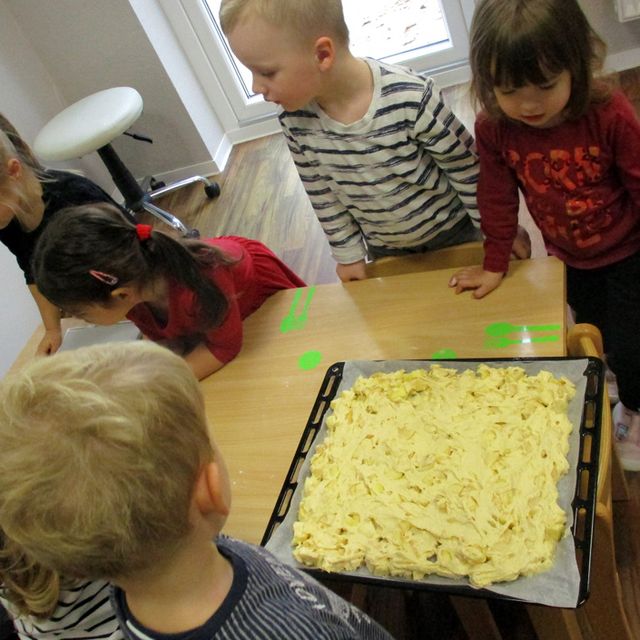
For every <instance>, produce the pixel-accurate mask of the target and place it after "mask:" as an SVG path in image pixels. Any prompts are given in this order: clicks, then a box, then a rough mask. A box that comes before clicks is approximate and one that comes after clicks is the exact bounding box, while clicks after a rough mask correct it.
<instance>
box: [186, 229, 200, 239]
mask: <svg viewBox="0 0 640 640" xmlns="http://www.w3.org/2000/svg"><path fill="white" fill-rule="evenodd" d="M184 237H185V238H199V237H200V232H199V231H198V230H197V229H189V231H187V233H185V234H184Z"/></svg>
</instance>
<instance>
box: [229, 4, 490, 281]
mask: <svg viewBox="0 0 640 640" xmlns="http://www.w3.org/2000/svg"><path fill="white" fill-rule="evenodd" d="M220 21H221V24H222V28H223V30H224V31H225V33H226V35H227V37H228V39H229V43H230V45H231V48H232V49H233V51H234V53H235V54H236V56H237V57H238V58H239V60H240V61H241V62H242V63H243V64H244V65H245V66H246V67H247V68H248V69H249V70H250V71H251V73H252V77H253V90H254V91H255V92H256V93H259V94H262V96H263V97H264V99H265V100H267V101H270V102H273V103H275V104H277V105H279V106H280V107H281V108H282V109H283V112H282V113H281V114H280V116H279V118H280V123H281V125H282V130H283V132H284V135H285V138H286V140H287V143H288V145H289V149H290V151H291V155H292V157H293V160H294V162H295V164H296V168H297V170H298V173H299V174H300V178H301V180H302V184H303V185H304V188H305V190H306V191H307V194H308V196H309V198H310V200H311V203H312V205H313V207H314V210H315V213H316V215H317V216H318V219H319V221H320V223H321V225H322V228H323V230H324V232H325V235H326V236H327V239H328V241H329V244H330V247H331V251H332V254H333V257H334V259H335V260H336V262H337V263H338V264H337V273H338V276H339V277H340V279H341V280H343V281H348V280H359V279H363V278H365V277H366V270H365V263H366V261H367V260H369V259H375V258H379V257H382V256H385V255H398V254H404V253H416V252H423V251H429V250H431V249H437V248H440V247H445V246H449V245H453V244H459V243H462V242H466V241H470V240H475V239H477V238H479V232H478V229H477V227H478V213H477V208H476V197H475V192H476V181H477V176H478V165H477V156H476V152H475V147H474V143H473V138H472V136H471V135H470V134H469V132H468V131H467V130H466V129H465V127H464V125H463V124H462V123H461V122H460V121H459V120H458V119H457V118H456V116H455V115H454V114H453V113H451V111H450V110H449V109H448V107H447V106H446V105H445V104H444V102H443V101H442V98H441V96H440V91H439V90H438V88H437V87H436V86H435V84H434V83H433V80H431V79H429V78H427V79H425V78H423V77H421V76H419V75H417V74H414V73H412V72H410V71H408V70H406V69H404V68H401V67H399V66H394V65H389V64H386V63H383V62H378V61H376V60H373V59H371V58H357V57H355V56H354V55H352V53H351V51H350V50H349V33H348V29H347V26H346V24H345V21H344V17H343V12H342V4H341V2H340V0H325V1H323V2H317V0H222V3H221V7H220Z"/></svg>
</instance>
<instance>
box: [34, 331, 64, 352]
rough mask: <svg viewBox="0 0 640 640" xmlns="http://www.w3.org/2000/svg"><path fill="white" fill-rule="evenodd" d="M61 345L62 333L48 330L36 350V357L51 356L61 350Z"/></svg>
mask: <svg viewBox="0 0 640 640" xmlns="http://www.w3.org/2000/svg"><path fill="white" fill-rule="evenodd" d="M61 344H62V331H61V330H60V329H46V330H45V332H44V336H43V338H42V340H40V343H39V344H38V347H37V349H36V355H38V356H50V355H52V354H54V353H55V352H56V351H57V350H58V349H59V348H60V345H61Z"/></svg>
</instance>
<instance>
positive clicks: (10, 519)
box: [0, 342, 390, 640]
mask: <svg viewBox="0 0 640 640" xmlns="http://www.w3.org/2000/svg"><path fill="white" fill-rule="evenodd" d="M0 440H2V443H3V446H2V448H1V449H0V527H2V529H3V530H4V531H5V532H6V534H7V536H9V537H10V538H11V539H12V540H15V542H16V544H19V545H20V546H21V547H22V548H23V549H25V551H26V552H27V553H29V554H30V556H31V557H33V558H34V559H35V560H36V561H37V562H40V563H42V564H43V565H44V566H47V567H50V568H51V569H53V570H55V571H57V572H59V573H60V574H61V575H65V576H73V577H76V578H78V579H92V580H100V579H104V580H108V581H111V582H112V583H113V584H114V587H113V592H112V598H111V599H112V604H113V606H114V608H115V611H116V614H117V616H118V619H119V621H120V625H121V629H122V632H123V635H124V637H125V638H132V639H133V638H136V639H146V640H148V639H149V638H163V637H166V636H165V635H164V634H183V633H188V634H189V636H188V637H189V638H194V639H195V638H220V639H223V638H229V639H230V638H240V637H242V638H257V637H263V638H268V637H271V638H276V637H277V638H282V639H283V640H284V639H286V638H291V639H292V640H293V639H295V640H304V639H308V640H321V639H322V638H338V637H339V638H380V639H383V638H384V639H387V638H390V636H389V635H388V634H387V633H386V632H385V631H384V630H383V629H382V628H381V627H379V626H378V625H377V624H375V623H374V622H373V621H371V620H370V619H369V618H367V617H366V616H365V615H364V614H363V613H361V612H359V611H358V610H357V609H355V608H354V607H352V606H351V605H349V604H348V603H346V602H345V601H343V600H341V599H340V598H338V597H337V596H336V595H334V594H332V593H331V592H329V591H328V590H326V589H325V588H324V587H322V586H321V585H319V584H318V583H317V582H316V581H315V580H313V579H312V578H310V577H308V576H306V575H305V574H303V573H301V572H299V571H297V570H296V569H294V568H292V567H288V566H285V565H283V564H281V563H280V562H279V561H278V560H276V559H275V558H274V557H273V556H271V555H270V554H269V553H268V552H267V551H265V550H264V549H261V548H259V547H255V546H253V545H250V544H246V543H244V542H240V541H238V540H234V539H231V538H228V537H225V536H221V535H219V534H220V531H221V529H222V528H223V526H224V523H225V520H226V518H227V515H228V513H229V508H230V498H231V496H230V488H229V478H228V476H227V471H226V468H225V465H224V461H223V459H222V456H221V454H220V452H219V450H218V449H217V448H216V446H215V444H213V441H212V440H211V439H210V437H209V433H208V425H207V419H206V416H205V409H204V402H203V397H202V393H201V391H200V386H199V384H198V381H197V379H196V378H195V376H194V375H193V374H192V372H191V371H190V369H189V367H188V366H187V364H186V363H185V362H184V360H183V359H181V358H180V357H178V356H176V355H175V354H172V353H171V352H170V351H168V350H167V349H163V348H161V347H160V346H158V345H154V344H153V343H150V342H132V343H122V344H113V345H109V346H108V348H105V347H104V346H100V345H95V346H92V347H86V348H82V349H78V350H75V351H70V352H65V353H60V354H57V355H56V356H55V357H53V358H47V359H41V360H38V361H35V362H32V363H31V364H29V365H27V366H26V367H25V368H24V369H23V370H21V371H20V372H19V373H17V374H14V375H13V376H11V377H9V378H6V379H5V380H4V381H3V383H2V385H1V386H0ZM180 637H182V636H180Z"/></svg>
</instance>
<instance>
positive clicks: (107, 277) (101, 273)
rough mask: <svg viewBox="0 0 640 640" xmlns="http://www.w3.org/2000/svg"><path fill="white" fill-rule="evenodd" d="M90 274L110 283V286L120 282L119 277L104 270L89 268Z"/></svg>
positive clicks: (105, 282)
mask: <svg viewBox="0 0 640 640" xmlns="http://www.w3.org/2000/svg"><path fill="white" fill-rule="evenodd" d="M89 275H90V276H92V277H94V278H95V279H96V280H100V282H104V284H108V285H109V286H110V287H113V286H114V285H116V284H118V278H116V277H115V276H112V275H111V274H110V273H104V271H96V270H95V269H89Z"/></svg>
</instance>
